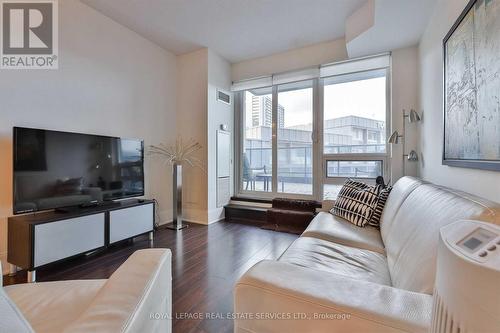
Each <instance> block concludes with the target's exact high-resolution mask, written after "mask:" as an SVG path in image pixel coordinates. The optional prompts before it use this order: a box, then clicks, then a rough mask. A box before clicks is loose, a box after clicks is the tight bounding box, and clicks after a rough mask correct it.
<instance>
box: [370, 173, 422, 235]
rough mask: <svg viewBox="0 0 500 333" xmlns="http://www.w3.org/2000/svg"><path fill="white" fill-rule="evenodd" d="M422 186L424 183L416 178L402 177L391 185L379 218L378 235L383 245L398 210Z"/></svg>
mask: <svg viewBox="0 0 500 333" xmlns="http://www.w3.org/2000/svg"><path fill="white" fill-rule="evenodd" d="M422 184H424V181H423V180H420V179H418V178H414V177H403V178H401V179H399V180H398V181H397V182H396V183H395V184H394V185H393V187H392V190H391V193H390V194H389V197H388V198H387V201H386V203H385V207H384V210H383V212H382V216H381V217H380V234H381V235H382V240H383V241H384V244H385V243H386V241H387V235H388V234H389V232H390V230H391V227H392V225H393V223H394V217H395V216H396V214H397V212H398V210H399V208H400V207H401V205H402V204H403V202H404V201H405V200H406V198H407V197H408V196H409V195H410V194H411V192H413V191H414V190H415V189H416V188H417V187H419V186H420V185H422Z"/></svg>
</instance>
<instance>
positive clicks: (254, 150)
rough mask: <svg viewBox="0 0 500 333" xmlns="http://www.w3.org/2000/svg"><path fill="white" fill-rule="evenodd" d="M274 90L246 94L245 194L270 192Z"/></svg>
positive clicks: (243, 178)
mask: <svg viewBox="0 0 500 333" xmlns="http://www.w3.org/2000/svg"><path fill="white" fill-rule="evenodd" d="M272 105H273V96H272V88H260V89H253V90H249V91H245V92H244V100H243V117H242V120H243V123H244V127H243V128H244V131H243V154H242V157H241V160H242V161H241V167H242V170H241V181H242V185H243V187H242V189H243V190H244V191H256V192H271V189H272V187H271V184H272V169H273V158H272V138H271V137H272V124H273V121H272V108H273V106H272Z"/></svg>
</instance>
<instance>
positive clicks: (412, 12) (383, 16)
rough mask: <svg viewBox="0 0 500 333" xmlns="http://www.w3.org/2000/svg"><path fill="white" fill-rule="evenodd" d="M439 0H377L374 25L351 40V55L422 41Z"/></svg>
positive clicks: (392, 48)
mask: <svg viewBox="0 0 500 333" xmlns="http://www.w3.org/2000/svg"><path fill="white" fill-rule="evenodd" d="M436 2H437V0H375V2H374V6H373V7H372V10H373V13H372V14H373V25H372V26H371V27H369V28H367V29H365V31H364V32H363V33H361V34H360V35H359V36H357V37H356V38H354V39H352V40H350V41H347V52H348V54H349V57H350V58H356V57H361V56H366V55H371V54H377V53H381V52H387V51H392V50H395V49H398V48H401V47H407V46H412V45H415V44H417V43H418V41H419V40H420V37H422V34H423V33H424V30H425V28H426V26H427V23H428V22H429V18H430V16H431V15H432V12H433V9H434V5H435V3H436Z"/></svg>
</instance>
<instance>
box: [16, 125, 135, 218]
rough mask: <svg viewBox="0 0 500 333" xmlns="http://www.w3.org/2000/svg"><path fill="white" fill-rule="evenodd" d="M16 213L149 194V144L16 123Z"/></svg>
mask: <svg viewBox="0 0 500 333" xmlns="http://www.w3.org/2000/svg"><path fill="white" fill-rule="evenodd" d="M13 135H14V137H13V141H14V147H13V153H14V156H13V161H14V174H13V178H14V180H13V184H14V214H22V213H28V212H35V211H41V210H48V209H57V208H65V207H72V206H86V205H92V204H99V203H103V202H105V201H112V200H116V199H122V198H127V197H137V196H142V195H144V142H143V141H142V140H134V139H122V138H116V137H110V136H100V135H89V134H80V133H68V132H59V131H50V130H43V129H34V128H22V127H14V133H13Z"/></svg>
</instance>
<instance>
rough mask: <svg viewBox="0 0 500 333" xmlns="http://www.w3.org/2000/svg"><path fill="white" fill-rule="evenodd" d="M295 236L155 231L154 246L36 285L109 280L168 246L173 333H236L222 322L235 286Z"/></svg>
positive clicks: (222, 225)
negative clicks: (139, 256) (136, 256)
mask: <svg viewBox="0 0 500 333" xmlns="http://www.w3.org/2000/svg"><path fill="white" fill-rule="evenodd" d="M296 238H297V235H292V234H287V233H281V232H274V231H268V230H262V229H260V228H259V227H257V226H253V225H246V224H240V223H231V222H218V223H213V224H211V225H209V226H202V225H197V224H190V225H189V228H187V229H184V230H182V231H177V232H176V231H173V230H168V229H160V230H158V231H156V232H155V238H154V242H153V245H151V244H150V242H149V240H148V239H147V237H145V236H144V237H142V236H141V237H138V238H136V239H135V241H134V242H133V243H132V242H125V243H121V244H119V245H116V246H113V247H111V248H109V249H107V250H105V251H103V252H100V253H96V254H93V255H91V256H87V257H80V258H76V259H72V260H70V261H67V262H65V263H62V264H56V265H53V266H51V267H48V268H45V269H40V270H38V271H37V281H40V282H41V281H55V280H73V279H103V278H108V277H109V276H110V275H111V274H112V273H113V272H114V271H115V270H116V269H117V268H118V267H119V266H120V265H121V264H122V263H123V262H124V261H125V260H126V259H127V258H128V257H129V256H130V255H131V254H132V253H133V252H134V251H135V250H138V249H143V248H149V247H166V248H169V249H171V250H172V275H173V286H172V288H173V310H172V315H173V329H174V332H232V330H233V322H232V320H227V319H220V318H221V317H224V316H226V314H227V313H230V312H232V309H233V292H232V290H233V286H234V283H235V282H236V281H237V280H238V278H239V277H240V276H241V275H242V274H243V273H244V272H245V271H246V270H248V269H249V268H250V267H252V266H253V265H254V264H256V263H257V262H259V261H261V260H263V259H276V258H277V257H279V256H280V255H281V254H282V253H283V252H284V251H285V249H286V248H287V247H288V246H289V245H290V244H291V243H292V242H293V241H294V240H295V239H296ZM22 282H26V274H24V272H20V273H18V274H17V275H16V276H15V277H7V276H6V277H4V284H6V285H8V284H14V283H22ZM198 314H201V315H202V318H198ZM208 314H210V315H212V316H214V317H215V318H214V319H210V318H206V316H207V315H208Z"/></svg>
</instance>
